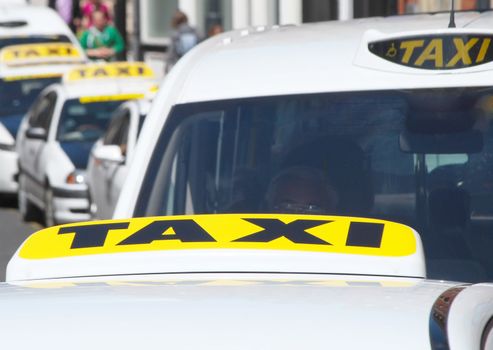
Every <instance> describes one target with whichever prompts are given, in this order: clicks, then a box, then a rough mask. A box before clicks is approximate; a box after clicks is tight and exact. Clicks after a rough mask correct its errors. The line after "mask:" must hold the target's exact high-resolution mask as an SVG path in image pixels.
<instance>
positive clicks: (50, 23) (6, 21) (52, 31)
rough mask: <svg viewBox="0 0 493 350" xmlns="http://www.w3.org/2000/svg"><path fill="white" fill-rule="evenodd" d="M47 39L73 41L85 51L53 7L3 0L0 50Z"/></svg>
mask: <svg viewBox="0 0 493 350" xmlns="http://www.w3.org/2000/svg"><path fill="white" fill-rule="evenodd" d="M46 42H52V43H53V42H55V43H57V42H62V43H72V44H73V45H74V46H76V47H77V48H78V49H80V50H81V52H82V49H81V47H80V45H79V41H78V40H77V38H76V37H75V35H74V34H73V33H72V31H71V30H70V28H69V27H68V26H67V24H66V23H65V22H64V21H63V19H62V18H61V17H60V16H59V15H58V14H57V13H56V12H55V11H54V10H52V9H50V8H48V7H45V6H30V5H21V4H13V3H12V2H9V1H7V2H6V1H2V2H1V3H0V49H2V48H3V47H5V46H10V45H19V44H36V43H46Z"/></svg>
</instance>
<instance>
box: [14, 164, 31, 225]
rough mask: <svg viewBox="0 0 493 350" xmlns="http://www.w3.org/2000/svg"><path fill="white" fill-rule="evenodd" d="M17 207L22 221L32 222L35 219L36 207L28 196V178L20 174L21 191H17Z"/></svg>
mask: <svg viewBox="0 0 493 350" xmlns="http://www.w3.org/2000/svg"><path fill="white" fill-rule="evenodd" d="M17 205H18V207H19V212H20V214H21V217H22V220H24V221H32V220H33V219H34V215H35V212H34V207H33V205H32V204H31V202H30V201H29V199H28V198H27V195H26V176H25V175H24V174H22V173H20V174H19V189H18V191H17Z"/></svg>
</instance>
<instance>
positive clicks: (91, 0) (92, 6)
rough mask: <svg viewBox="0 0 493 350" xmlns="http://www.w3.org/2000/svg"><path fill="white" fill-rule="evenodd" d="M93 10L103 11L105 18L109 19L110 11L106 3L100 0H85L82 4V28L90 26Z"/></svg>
mask: <svg viewBox="0 0 493 350" xmlns="http://www.w3.org/2000/svg"><path fill="white" fill-rule="evenodd" d="M95 11H99V12H102V13H104V14H105V16H106V18H108V19H109V20H110V21H111V11H110V8H109V7H108V5H106V4H105V3H103V2H102V1H101V0H87V1H86V3H85V4H84V5H83V6H82V25H83V26H84V28H90V27H92V25H93V22H92V14H93V13H94V12H95Z"/></svg>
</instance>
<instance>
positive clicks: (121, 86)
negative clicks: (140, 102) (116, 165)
mask: <svg viewBox="0 0 493 350" xmlns="http://www.w3.org/2000/svg"><path fill="white" fill-rule="evenodd" d="M154 84H155V83H154V74H153V72H152V70H151V69H150V68H149V67H148V66H146V65H145V64H143V63H139V62H134V63H124V62H122V63H111V64H92V65H86V66H80V67H77V68H74V69H72V70H71V71H69V72H67V73H66V75H65V77H64V80H63V83H62V84H56V85H53V86H50V87H48V88H47V89H45V90H44V91H43V92H42V93H41V95H40V96H39V98H38V99H37V101H36V102H35V103H34V104H33V106H32V107H31V109H30V110H29V112H28V113H27V115H26V116H25V118H24V119H23V121H22V124H21V126H20V128H19V131H18V136H17V144H16V150H17V152H18V154H19V168H20V169H19V191H18V198H19V208H20V212H21V214H22V215H23V217H24V218H25V219H28V218H29V216H30V215H32V213H33V205H34V206H35V207H38V208H39V209H41V210H42V211H43V212H44V218H45V223H46V225H50V224H54V223H59V222H60V223H61V222H70V221H78V220H84V219H86V220H87V219H89V204H88V199H87V186H86V181H85V170H86V166H87V159H88V157H89V151H90V149H91V147H92V146H93V144H94V142H96V140H97V139H98V138H99V137H100V136H101V135H102V134H103V133H104V132H105V130H106V127H107V126H108V124H109V122H110V119H111V116H112V113H113V112H114V111H115V110H116V108H117V107H118V106H119V105H120V104H121V103H122V102H123V101H126V100H129V99H138V98H143V97H145V95H146V94H147V93H148V92H149V91H150V89H151V88H152V87H153V86H154Z"/></svg>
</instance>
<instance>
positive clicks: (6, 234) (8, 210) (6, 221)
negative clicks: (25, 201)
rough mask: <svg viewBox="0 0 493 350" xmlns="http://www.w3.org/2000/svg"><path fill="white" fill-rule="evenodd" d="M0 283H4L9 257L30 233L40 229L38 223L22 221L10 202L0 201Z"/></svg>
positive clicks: (12, 202)
mask: <svg viewBox="0 0 493 350" xmlns="http://www.w3.org/2000/svg"><path fill="white" fill-rule="evenodd" d="M0 222H1V223H2V225H1V226H0V237H1V244H0V281H5V269H6V267H7V263H8V262H9V260H10V257H11V256H12V254H14V252H15V251H16V249H17V248H18V247H19V245H20V244H21V243H22V242H23V241H24V240H25V239H26V237H28V236H29V235H30V234H31V233H33V232H35V231H37V230H39V229H40V228H42V226H41V224H40V223H37V222H30V223H25V222H23V221H22V219H21V216H20V214H19V212H18V211H17V207H16V203H15V202H14V201H12V200H5V199H3V198H2V200H1V201H0Z"/></svg>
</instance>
